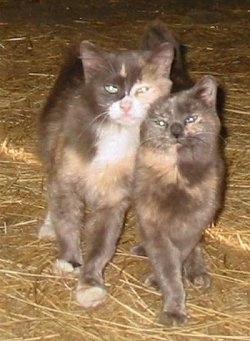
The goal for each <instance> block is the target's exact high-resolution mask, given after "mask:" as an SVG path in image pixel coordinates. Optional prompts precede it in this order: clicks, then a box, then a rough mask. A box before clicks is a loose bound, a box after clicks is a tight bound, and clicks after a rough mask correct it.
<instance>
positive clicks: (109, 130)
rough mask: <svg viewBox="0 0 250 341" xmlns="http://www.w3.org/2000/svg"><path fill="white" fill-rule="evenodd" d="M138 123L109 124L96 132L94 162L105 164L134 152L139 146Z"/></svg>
mask: <svg viewBox="0 0 250 341" xmlns="http://www.w3.org/2000/svg"><path fill="white" fill-rule="evenodd" d="M139 134H140V127H139V125H134V126H122V125H117V124H109V125H107V126H104V127H102V128H101V129H100V130H99V132H98V140H97V143H96V147H97V153H96V156H95V158H94V160H93V163H94V164H98V165H107V164H110V163H115V162H117V161H120V160H121V159H123V158H126V157H128V156H131V155H133V154H135V153H136V151H137V148H138V146H139Z"/></svg>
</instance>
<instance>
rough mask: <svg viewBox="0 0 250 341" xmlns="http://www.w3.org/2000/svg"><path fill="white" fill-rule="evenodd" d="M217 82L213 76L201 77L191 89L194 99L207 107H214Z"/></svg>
mask: <svg viewBox="0 0 250 341" xmlns="http://www.w3.org/2000/svg"><path fill="white" fill-rule="evenodd" d="M217 87H218V85H217V82H216V79H215V78H214V77H213V76H204V77H202V78H201V79H200V80H199V81H198V82H197V83H196V84H195V86H194V87H193V88H192V93H193V95H194V97H195V98H198V99H200V100H202V101H203V102H204V103H205V104H206V105H207V106H209V107H213V108H215V107H216V98H217Z"/></svg>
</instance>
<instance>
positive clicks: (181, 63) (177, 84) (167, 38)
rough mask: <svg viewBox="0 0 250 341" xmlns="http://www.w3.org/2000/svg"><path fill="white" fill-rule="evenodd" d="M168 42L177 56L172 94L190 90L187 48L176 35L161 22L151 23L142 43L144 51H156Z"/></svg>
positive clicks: (175, 58)
mask: <svg viewBox="0 0 250 341" xmlns="http://www.w3.org/2000/svg"><path fill="white" fill-rule="evenodd" d="M165 42H168V43H170V44H172V45H173V46H174V51H175V56H174V60H173V64H172V68H171V73H170V79H171V80H172V82H173V87H172V92H176V91H179V90H184V89H188V88H190V87H192V86H193V84H194V82H193V81H192V79H191V77H190V75H189V73H188V71H187V68H186V61H185V47H184V46H183V45H182V44H181V43H180V41H179V40H178V39H177V37H176V36H175V34H174V33H173V32H172V31H171V30H169V28H168V27H167V26H166V24H165V23H163V22H162V21H160V20H155V21H153V22H151V23H150V24H149V25H148V26H147V27H146V29H145V31H144V34H143V36H142V38H141V41H140V48H141V49H142V50H154V49H155V48H157V46H159V45H160V44H162V43H165Z"/></svg>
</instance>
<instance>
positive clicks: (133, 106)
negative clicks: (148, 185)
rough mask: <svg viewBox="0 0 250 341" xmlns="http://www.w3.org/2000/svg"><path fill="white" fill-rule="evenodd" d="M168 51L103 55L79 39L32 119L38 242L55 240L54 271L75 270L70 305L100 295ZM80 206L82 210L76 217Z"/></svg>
mask: <svg viewBox="0 0 250 341" xmlns="http://www.w3.org/2000/svg"><path fill="white" fill-rule="evenodd" d="M173 54H174V52H173V46H172V45H171V44H169V43H165V44H161V45H159V46H158V47H157V48H156V49H154V51H139V50H138V51H125V50H124V51H116V52H108V51H105V50H103V49H101V48H100V47H98V46H97V45H95V44H94V43H92V42H89V41H83V42H81V44H80V46H79V47H77V48H76V50H75V51H73V52H72V53H71V55H70V56H69V58H68V59H67V60H66V62H65V64H64V66H63V67H62V70H61V72H60V74H59V77H58V79H57V81H56V83H55V85H54V88H53V90H52V92H51V94H50V96H49V98H48V100H47V103H46V104H45V107H44V109H43V111H42V113H41V115H40V119H39V128H38V135H39V147H38V148H39V154H40V156H41V160H42V162H43V164H44V168H45V172H46V174H47V196H48V213H47V216H46V218H45V221H44V224H43V225H42V226H41V228H40V231H39V237H40V238H45V237H47V236H49V237H53V236H55V237H56V239H57V242H58V247H59V256H58V259H57V261H56V263H55V267H54V268H55V271H57V272H59V273H63V272H68V271H69V272H70V271H74V270H75V269H79V268H80V274H79V281H78V285H77V288H76V300H77V301H78V303H79V304H80V305H81V306H82V307H84V308H92V307H95V306H97V305H99V304H101V303H102V302H103V301H104V300H105V298H106V289H105V283H104V279H103V272H104V268H105V266H106V265H107V263H108V262H109V261H110V259H111V258H112V256H113V255H114V252H115V248H116V244H117V241H118V239H119V237H120V234H121V229H122V225H123V222H124V217H125V214H126V212H127V210H128V208H129V205H130V202H131V190H132V180H133V173H134V162H135V156H136V151H137V148H138V146H139V137H140V125H141V122H142V121H143V119H144V118H145V116H146V113H147V110H148V108H149V105H150V104H151V103H153V102H154V101H155V100H156V99H157V98H159V97H160V96H162V95H164V94H165V95H166V96H167V95H169V93H170V89H171V81H170V80H169V73H170V67H171V63H172V60H173ZM85 207H88V208H89V209H90V213H89V214H87V216H85V217H84V216H83V211H84V208H85ZM82 223H83V224H84V234H85V242H86V250H85V256H84V260H83V257H82V252H81V248H80V227H81V224H82Z"/></svg>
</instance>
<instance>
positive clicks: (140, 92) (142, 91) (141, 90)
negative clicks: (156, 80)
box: [137, 86, 150, 94]
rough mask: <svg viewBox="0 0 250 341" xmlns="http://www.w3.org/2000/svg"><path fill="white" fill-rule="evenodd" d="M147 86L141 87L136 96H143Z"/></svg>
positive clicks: (147, 88)
mask: <svg viewBox="0 0 250 341" xmlns="http://www.w3.org/2000/svg"><path fill="white" fill-rule="evenodd" d="M149 89H150V88H149V86H142V87H141V88H138V89H137V94H144V93H145V92H147V91H148V90H149Z"/></svg>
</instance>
